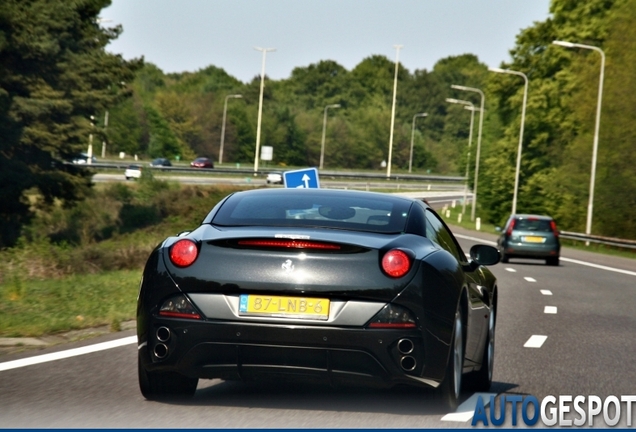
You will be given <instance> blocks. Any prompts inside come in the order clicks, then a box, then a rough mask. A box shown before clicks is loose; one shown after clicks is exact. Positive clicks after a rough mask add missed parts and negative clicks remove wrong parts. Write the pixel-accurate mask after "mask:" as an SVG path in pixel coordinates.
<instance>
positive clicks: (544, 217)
mask: <svg viewBox="0 0 636 432" xmlns="http://www.w3.org/2000/svg"><path fill="white" fill-rule="evenodd" d="M510 217H511V218H515V219H540V220H553V219H554V218H553V217H552V216H548V215H537V214H513V215H512V216H510Z"/></svg>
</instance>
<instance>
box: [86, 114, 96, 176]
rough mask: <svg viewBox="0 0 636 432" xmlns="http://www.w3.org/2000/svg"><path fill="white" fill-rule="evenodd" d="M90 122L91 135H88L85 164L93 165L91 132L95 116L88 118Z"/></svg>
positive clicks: (93, 127)
mask: <svg viewBox="0 0 636 432" xmlns="http://www.w3.org/2000/svg"><path fill="white" fill-rule="evenodd" d="M90 121H91V133H90V134H89V135H88V151H87V152H86V154H87V155H88V157H87V158H86V163H87V164H92V163H93V132H94V129H95V116H90Z"/></svg>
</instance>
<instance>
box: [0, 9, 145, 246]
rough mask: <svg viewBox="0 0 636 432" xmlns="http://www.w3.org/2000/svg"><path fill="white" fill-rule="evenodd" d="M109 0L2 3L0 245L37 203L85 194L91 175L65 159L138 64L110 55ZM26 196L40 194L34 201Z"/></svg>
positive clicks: (114, 32)
mask: <svg viewBox="0 0 636 432" xmlns="http://www.w3.org/2000/svg"><path fill="white" fill-rule="evenodd" d="M109 3H110V2H109V1H108V0H77V1H74V2H67V1H62V0H57V1H50V0H30V1H23V0H3V1H2V4H1V7H0V65H1V66H0V137H2V138H1V139H0V199H1V200H2V202H3V203H4V204H3V205H2V206H0V227H1V228H0V247H6V246H10V245H12V244H14V243H15V241H16V240H17V238H18V236H19V235H20V229H21V227H22V226H23V225H24V224H25V223H27V222H28V221H29V220H30V219H31V217H32V215H33V210H34V206H48V205H51V204H52V203H53V202H54V201H55V200H56V199H59V200H61V201H62V202H65V203H71V202H74V201H76V200H79V199H82V198H83V197H84V196H85V195H86V194H87V192H88V189H89V186H90V174H89V173H88V172H87V171H86V170H83V169H79V168H78V167H76V166H72V165H68V164H65V163H64V161H66V160H70V159H71V158H72V156H73V155H74V154H76V153H78V152H79V151H81V150H84V149H86V146H87V143H88V136H89V134H91V133H97V131H96V130H95V129H94V128H93V127H92V126H91V124H90V121H89V117H90V116H91V115H97V114H98V113H103V112H104V111H105V109H106V108H107V107H109V106H111V105H113V104H114V103H115V102H116V101H117V100H118V99H120V98H121V97H122V96H124V95H125V88H122V87H121V85H120V83H122V82H129V81H130V80H132V78H133V74H134V71H135V69H136V68H137V67H138V65H139V63H140V62H139V61H132V62H127V61H124V60H123V59H122V57H121V56H118V55H113V54H109V53H107V52H106V51H105V49H104V48H105V47H106V45H107V44H108V43H109V42H110V41H111V40H113V39H115V38H117V36H118V35H119V34H120V32H121V28H120V27H115V28H103V27H101V26H100V25H99V22H98V19H97V17H98V15H99V13H100V11H101V10H102V8H104V7H106V6H108V5H109ZM30 197H37V199H36V200H33V199H31V198H30Z"/></svg>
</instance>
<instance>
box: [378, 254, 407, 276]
mask: <svg viewBox="0 0 636 432" xmlns="http://www.w3.org/2000/svg"><path fill="white" fill-rule="evenodd" d="M410 269H411V258H410V257H409V256H408V255H407V254H406V253H405V252H404V251H401V250H399V249H391V250H390V251H388V252H387V253H386V254H384V256H383V257H382V270H383V271H384V272H385V273H386V274H387V275H389V276H391V277H393V278H399V277H402V276H404V275H405V274H407V273H408V272H409V270H410Z"/></svg>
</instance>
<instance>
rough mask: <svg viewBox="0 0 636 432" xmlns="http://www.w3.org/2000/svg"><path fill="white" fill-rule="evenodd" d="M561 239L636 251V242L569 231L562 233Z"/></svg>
mask: <svg viewBox="0 0 636 432" xmlns="http://www.w3.org/2000/svg"><path fill="white" fill-rule="evenodd" d="M560 236H561V238H564V239H568V240H577V241H584V242H590V243H599V244H603V245H607V246H617V247H622V248H628V249H636V240H627V239H620V238H615V237H604V236H597V235H591V234H590V235H587V234H581V233H575V232H569V231H560Z"/></svg>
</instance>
